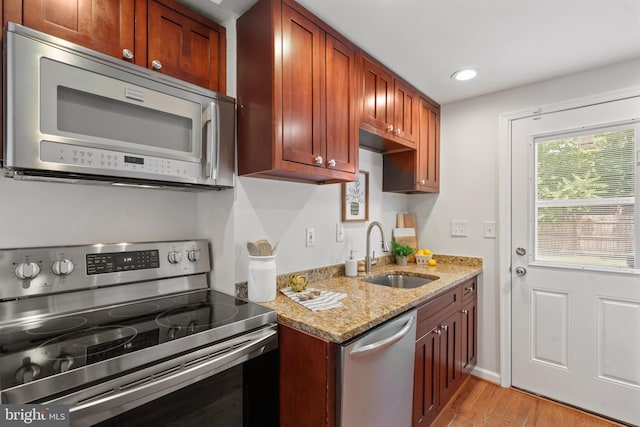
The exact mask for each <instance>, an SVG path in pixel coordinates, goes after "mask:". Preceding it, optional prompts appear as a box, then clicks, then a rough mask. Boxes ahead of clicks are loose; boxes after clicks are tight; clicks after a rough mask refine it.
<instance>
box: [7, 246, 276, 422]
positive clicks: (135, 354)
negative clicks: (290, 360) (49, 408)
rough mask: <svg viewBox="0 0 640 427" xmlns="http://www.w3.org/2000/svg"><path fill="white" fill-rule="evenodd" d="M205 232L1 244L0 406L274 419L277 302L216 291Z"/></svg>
mask: <svg viewBox="0 0 640 427" xmlns="http://www.w3.org/2000/svg"><path fill="white" fill-rule="evenodd" d="M210 266H211V262H210V252H209V245H208V242H207V241H205V240H192V241H173V242H153V243H121V244H99V245H90V246H65V247H39V248H21V249H5V250H0V399H1V400H0V402H1V403H10V404H63V405H69V410H70V414H71V423H72V425H78V426H83V425H94V424H97V423H101V424H104V425H109V424H111V425H127V426H134V425H154V426H159V425H180V426H185V425H215V426H233V427H238V426H258V425H259V426H270V425H273V426H275V425H277V416H278V410H277V408H278V401H277V395H278V351H277V350H278V340H277V326H276V323H275V320H276V315H275V312H274V311H273V310H270V309H268V308H266V307H262V306H259V305H257V304H253V303H250V302H247V301H244V300H240V299H236V298H234V297H231V296H229V295H225V294H222V293H219V292H216V291H213V290H211V289H210V287H209V283H208V280H207V273H208V272H209V271H210V270H211V267H210Z"/></svg>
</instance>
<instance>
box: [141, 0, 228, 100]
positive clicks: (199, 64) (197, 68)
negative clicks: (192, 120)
mask: <svg viewBox="0 0 640 427" xmlns="http://www.w3.org/2000/svg"><path fill="white" fill-rule="evenodd" d="M147 17H148V18H147V19H148V23H147V24H148V25H147V28H148V34H147V40H148V42H147V58H146V64H145V65H146V67H147V68H151V69H154V70H156V71H159V72H161V73H166V74H167V75H170V76H172V77H176V78H179V79H181V80H185V81H188V82H190V83H193V84H196V85H198V86H203V87H206V88H209V89H211V90H214V91H217V92H225V91H226V59H225V58H226V31H225V29H224V28H223V27H221V26H220V25H218V24H216V23H214V22H212V21H209V20H208V19H206V18H204V17H202V16H200V15H197V14H196V13H194V12H192V11H191V10H189V9H186V8H184V7H182V6H181V5H179V4H177V3H174V2H173V1H171V2H168V1H166V0H163V1H156V0H150V1H149V2H148V11H147Z"/></svg>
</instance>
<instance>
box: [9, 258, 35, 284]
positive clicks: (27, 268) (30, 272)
mask: <svg viewBox="0 0 640 427" xmlns="http://www.w3.org/2000/svg"><path fill="white" fill-rule="evenodd" d="M13 271H14V273H16V276H17V277H18V279H20V280H31V279H35V277H36V276H37V275H38V274H40V266H39V265H38V264H36V263H35V262H23V263H20V264H18V265H16V268H15V269H14V270H13Z"/></svg>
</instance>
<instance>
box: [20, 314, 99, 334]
mask: <svg viewBox="0 0 640 427" xmlns="http://www.w3.org/2000/svg"><path fill="white" fill-rule="evenodd" d="M85 323H87V318H86V317H64V318H62V319H53V320H47V321H46V323H44V324H42V325H40V326H38V327H37V328H33V329H28V328H29V326H28V325H27V326H26V327H25V329H26V330H25V332H26V333H27V334H29V335H51V334H59V333H60V332H66V331H70V330H72V329H77V328H79V327H80V326H82V325H84V324H85Z"/></svg>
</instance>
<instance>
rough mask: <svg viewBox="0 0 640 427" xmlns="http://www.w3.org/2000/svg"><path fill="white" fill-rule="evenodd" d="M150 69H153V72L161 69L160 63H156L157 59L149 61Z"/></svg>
mask: <svg viewBox="0 0 640 427" xmlns="http://www.w3.org/2000/svg"><path fill="white" fill-rule="evenodd" d="M151 68H153V69H154V70H160V69H162V62H160V61H158V60H157V59H154V60H153V61H151Z"/></svg>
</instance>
